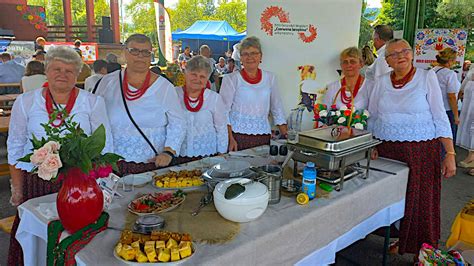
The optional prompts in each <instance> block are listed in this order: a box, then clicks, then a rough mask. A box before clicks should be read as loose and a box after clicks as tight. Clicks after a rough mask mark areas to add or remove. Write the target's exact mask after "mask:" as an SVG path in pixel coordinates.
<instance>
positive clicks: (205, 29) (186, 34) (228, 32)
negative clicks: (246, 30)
mask: <svg viewBox="0 0 474 266" xmlns="http://www.w3.org/2000/svg"><path fill="white" fill-rule="evenodd" d="M172 36H173V40H181V39H199V40H214V41H240V40H242V39H243V38H244V37H245V34H244V35H243V34H242V33H238V32H237V31H236V30H234V28H232V26H230V25H229V23H227V21H204V20H198V21H196V22H195V23H194V24H193V25H192V26H191V27H189V28H188V29H186V30H183V31H179V32H178V31H175V32H173V33H172Z"/></svg>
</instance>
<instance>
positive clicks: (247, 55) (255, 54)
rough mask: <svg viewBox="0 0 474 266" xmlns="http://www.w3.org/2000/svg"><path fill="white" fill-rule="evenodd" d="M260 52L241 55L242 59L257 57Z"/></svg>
mask: <svg viewBox="0 0 474 266" xmlns="http://www.w3.org/2000/svg"><path fill="white" fill-rule="evenodd" d="M257 55H260V52H250V53H240V57H250V56H251V57H256V56H257Z"/></svg>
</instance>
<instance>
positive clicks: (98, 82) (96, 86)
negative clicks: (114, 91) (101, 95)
mask: <svg viewBox="0 0 474 266" xmlns="http://www.w3.org/2000/svg"><path fill="white" fill-rule="evenodd" d="M102 79H103V77H102V78H100V79H99V80H98V81H97V82H96V83H95V85H94V89H93V90H92V94H95V92H96V91H97V88H98V87H99V84H100V82H101V81H102Z"/></svg>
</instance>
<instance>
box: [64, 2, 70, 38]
mask: <svg viewBox="0 0 474 266" xmlns="http://www.w3.org/2000/svg"><path fill="white" fill-rule="evenodd" d="M63 11H64V33H65V35H66V37H65V39H66V42H69V41H71V26H72V15H71V0H63Z"/></svg>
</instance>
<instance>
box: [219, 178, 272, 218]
mask: <svg viewBox="0 0 474 266" xmlns="http://www.w3.org/2000/svg"><path fill="white" fill-rule="evenodd" d="M247 182H250V179H247V178H232V179H229V180H226V181H223V182H220V183H219V184H217V186H216V188H215V189H214V192H213V195H214V205H215V206H216V209H217V211H218V212H219V214H220V215H221V216H222V217H224V218H225V219H227V220H230V221H233V222H238V223H245V222H250V221H253V220H256V219H257V218H258V217H260V216H261V215H262V214H263V213H264V212H265V210H266V209H267V206H268V197H269V194H268V188H267V187H266V186H265V185H264V184H262V183H259V182H251V183H247ZM234 183H240V184H245V183H247V184H245V185H244V187H245V191H244V192H243V193H242V194H241V195H240V196H238V197H236V198H233V199H229V200H228V199H226V198H225V197H224V194H225V191H226V190H227V187H229V186H230V185H232V184H234Z"/></svg>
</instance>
